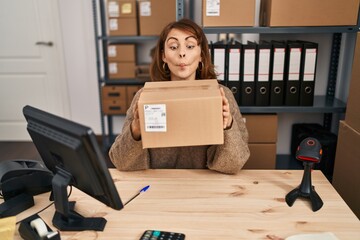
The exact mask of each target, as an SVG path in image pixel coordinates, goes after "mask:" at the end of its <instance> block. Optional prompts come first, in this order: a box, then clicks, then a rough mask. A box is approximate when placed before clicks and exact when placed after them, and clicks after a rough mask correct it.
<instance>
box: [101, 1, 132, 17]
mask: <svg viewBox="0 0 360 240" xmlns="http://www.w3.org/2000/svg"><path fill="white" fill-rule="evenodd" d="M107 15H108V17H109V18H136V17H137V14H136V1H135V0H109V1H108V3H107Z"/></svg>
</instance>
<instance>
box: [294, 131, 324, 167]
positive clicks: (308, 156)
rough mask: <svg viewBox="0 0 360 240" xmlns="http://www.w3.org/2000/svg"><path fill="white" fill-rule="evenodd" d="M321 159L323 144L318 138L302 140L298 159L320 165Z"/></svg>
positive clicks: (297, 155) (297, 153)
mask: <svg viewBox="0 0 360 240" xmlns="http://www.w3.org/2000/svg"><path fill="white" fill-rule="evenodd" d="M321 157H322V148H321V144H320V142H319V141H318V140H317V139H316V138H312V137H308V138H305V139H304V140H302V141H301V143H300V145H299V146H298V148H297V151H296V159H297V160H300V161H304V162H305V161H306V162H314V163H319V162H320V160H321Z"/></svg>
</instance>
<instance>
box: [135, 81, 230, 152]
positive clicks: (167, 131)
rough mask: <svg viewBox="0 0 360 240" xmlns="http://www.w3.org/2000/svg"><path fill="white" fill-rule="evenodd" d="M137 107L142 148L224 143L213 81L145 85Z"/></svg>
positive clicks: (217, 91)
mask: <svg viewBox="0 0 360 240" xmlns="http://www.w3.org/2000/svg"><path fill="white" fill-rule="evenodd" d="M138 107H139V117H140V126H141V139H142V144H143V148H160V147H176V146H199V145H213V144H223V142H224V132H223V131H224V130H223V119H222V98H221V95H220V91H219V84H218V82H217V80H196V81H166V82H146V83H145V86H144V89H143V91H142V93H141V95H140V99H139V102H138Z"/></svg>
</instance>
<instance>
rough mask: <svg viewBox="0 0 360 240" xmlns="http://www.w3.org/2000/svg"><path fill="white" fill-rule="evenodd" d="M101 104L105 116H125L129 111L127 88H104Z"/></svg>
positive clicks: (102, 89)
mask: <svg viewBox="0 0 360 240" xmlns="http://www.w3.org/2000/svg"><path fill="white" fill-rule="evenodd" d="M101 103H102V109H103V113H104V114H108V115H112V114H125V113H126V110H127V107H126V105H127V102H126V88H125V86H103V87H102V88H101Z"/></svg>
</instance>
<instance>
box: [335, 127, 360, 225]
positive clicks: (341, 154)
mask: <svg viewBox="0 0 360 240" xmlns="http://www.w3.org/2000/svg"><path fill="white" fill-rule="evenodd" d="M359 146H360V132H357V131H356V130H355V129H353V128H352V127H351V126H350V125H349V124H347V123H346V122H345V121H340V126H339V135H338V144H337V147H336V157H335V167H334V175H333V181H332V184H333V186H334V187H335V189H336V190H337V191H338V192H339V194H340V195H341V197H342V198H343V199H344V201H345V202H346V203H347V204H348V205H349V207H350V208H351V210H352V211H353V212H354V213H355V215H356V216H357V217H358V218H359V219H360V191H359V190H358V186H359V185H360V174H359V170H360V148H359Z"/></svg>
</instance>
